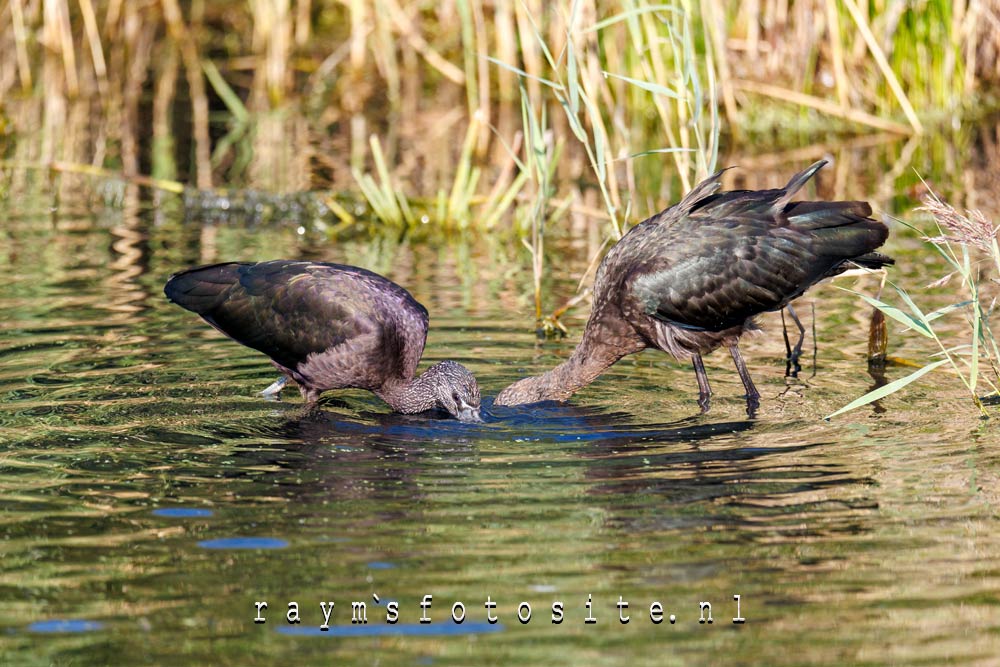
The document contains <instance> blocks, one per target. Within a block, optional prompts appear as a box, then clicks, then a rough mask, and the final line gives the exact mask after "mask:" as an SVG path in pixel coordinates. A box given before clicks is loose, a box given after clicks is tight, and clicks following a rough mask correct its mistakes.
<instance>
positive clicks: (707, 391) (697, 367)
mask: <svg viewBox="0 0 1000 667" xmlns="http://www.w3.org/2000/svg"><path fill="white" fill-rule="evenodd" d="M691 362H692V363H693V364H694V374H695V375H696V376H697V377H698V405H699V406H700V407H701V411H702V412H708V405H709V398H710V397H711V396H712V388H711V387H709V386H708V374H707V373H706V372H705V362H704V361H702V360H701V355H700V354H693V355H691Z"/></svg>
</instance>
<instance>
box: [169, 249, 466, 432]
mask: <svg viewBox="0 0 1000 667" xmlns="http://www.w3.org/2000/svg"><path fill="white" fill-rule="evenodd" d="M164 293H165V294H166V295H167V298H168V299H169V300H170V301H172V302H173V303H176V304H177V305H179V306H181V307H182V308H186V309H187V310H190V311H192V312H194V313H197V314H198V315H201V317H202V319H204V320H205V321H206V322H208V323H209V324H211V325H212V326H213V327H215V328H216V329H218V330H219V331H221V332H222V333H223V334H225V335H226V336H229V337H230V338H232V339H233V340H235V341H236V342H237V343H242V344H243V345H246V346H247V347H251V348H253V349H255V350H258V351H260V352H263V353H264V354H266V355H267V356H268V357H270V358H271V363H273V364H274V366H275V367H276V368H277V369H278V370H279V371H281V373H282V377H281V378H280V379H279V380H278V381H277V382H275V383H274V384H272V385H271V386H270V387H268V388H267V389H265V390H264V391H263V392H262V393H263V394H265V395H276V394H277V393H278V392H280V391H281V388H282V387H283V386H284V385H285V382H286V381H287V380H288V379H291V380H293V381H294V382H295V383H296V384H297V385H298V387H299V391H300V392H301V393H302V397H303V398H304V399H305V400H306V402H307V403H309V404H314V403H316V401H318V400H319V396H320V394H321V393H323V392H324V391H327V390H330V389H347V388H357V389H367V390H368V391H371V392H373V393H374V394H375V395H376V396H378V397H379V398H381V399H382V400H384V401H385V402H386V403H388V404H389V406H390V407H392V409H393V410H395V411H397V412H402V413H406V414H412V413H417V412H424V411H425V410H432V409H435V408H437V409H442V410H446V411H447V412H448V413H449V414H451V415H452V416H453V417H456V418H458V419H460V420H462V421H482V420H481V419H480V415H479V407H480V396H479V385H478V384H477V383H476V378H475V377H473V375H472V373H470V372H469V371H468V369H466V368H465V367H464V366H462V365H461V364H458V363H456V362H454V361H442V362H440V363H437V364H434V365H433V366H431V367H430V368H428V369H427V370H425V371H424V372H423V373H422V374H421V375H416V370H417V364H418V363H419V362H420V357H421V356H422V355H423V351H424V343H425V342H426V340H427V324H428V316H427V309H426V308H424V307H423V306H422V305H420V304H419V303H418V302H417V301H416V299H414V298H413V297H412V296H411V295H410V293H409V292H407V291H406V290H405V289H403V288H402V287H400V286H399V285H397V284H396V283H394V282H392V281H390V280H387V279H386V278H383V277H382V276H380V275H378V274H376V273H372V272H371V271H366V270H365V269H360V268H357V267H354V266H344V265H340V264H328V263H324V262H298V261H291V260H275V261H270V262H259V263H256V264H254V263H245V262H229V263H225V264H214V265H211V266H202V267H198V268H193V269H189V270H187V271H182V272H180V273H177V274H175V275H174V276H172V277H171V278H170V280H169V281H167V284H166V286H165V287H164Z"/></svg>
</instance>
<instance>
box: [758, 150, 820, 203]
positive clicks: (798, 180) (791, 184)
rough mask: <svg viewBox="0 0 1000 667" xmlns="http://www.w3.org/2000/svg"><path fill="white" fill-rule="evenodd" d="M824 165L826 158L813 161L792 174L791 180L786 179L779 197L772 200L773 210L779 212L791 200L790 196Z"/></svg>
mask: <svg viewBox="0 0 1000 667" xmlns="http://www.w3.org/2000/svg"><path fill="white" fill-rule="evenodd" d="M825 166H826V160H820V161H819V162H814V163H813V164H811V165H810V166H808V167H806V168H805V169H803V170H802V171H800V172H799V173H797V174H795V175H794V176H792V178H791V180H789V181H788V185H786V186H785V187H784V192H783V193H782V194H781V196H780V197H778V198H777V199H775V200H774V204H772V205H771V207H772V209H773V210H774V211H775V212H780V211H781V210H783V209H784V208H785V206H786V205H787V204H788V202H790V201H792V197H794V196H795V195H796V193H797V192H798V191H799V190H801V189H802V186H803V185H805V184H806V183H807V182H808V181H809V179H810V178H812V177H813V176H815V175H816V172H817V171H819V170H820V169H822V168H823V167H825Z"/></svg>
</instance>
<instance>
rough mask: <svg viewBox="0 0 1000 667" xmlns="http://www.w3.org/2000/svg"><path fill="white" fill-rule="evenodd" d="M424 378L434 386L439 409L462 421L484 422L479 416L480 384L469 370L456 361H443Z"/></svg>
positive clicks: (431, 368)
mask: <svg viewBox="0 0 1000 667" xmlns="http://www.w3.org/2000/svg"><path fill="white" fill-rule="evenodd" d="M424 377H425V378H426V379H428V380H430V381H431V382H432V384H433V387H434V394H435V397H436V398H437V405H438V407H439V408H441V409H442V410H447V411H448V413H449V414H450V415H451V416H452V417H455V418H456V419H459V420H460V421H464V422H481V421H483V419H482V417H480V416H479V403H480V397H479V384H478V383H477V382H476V378H475V376H474V375H473V374H472V373H471V372H469V369H468V368H466V367H465V366H463V365H462V364H459V363H456V362H454V361H442V362H440V363H437V364H434V365H433V366H431V367H430V368H428V369H427V371H426V372H425V373H424Z"/></svg>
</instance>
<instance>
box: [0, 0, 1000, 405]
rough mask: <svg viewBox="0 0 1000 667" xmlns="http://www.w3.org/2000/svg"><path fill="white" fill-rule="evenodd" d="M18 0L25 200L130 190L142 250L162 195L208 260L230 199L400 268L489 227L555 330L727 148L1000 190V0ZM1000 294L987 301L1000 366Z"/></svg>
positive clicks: (860, 174) (88, 198)
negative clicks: (415, 255) (607, 260)
mask: <svg viewBox="0 0 1000 667" xmlns="http://www.w3.org/2000/svg"><path fill="white" fill-rule="evenodd" d="M0 2H2V4H0V201H4V200H7V201H13V200H15V199H18V198H19V197H20V198H23V199H24V200H25V201H29V200H33V201H42V202H49V204H48V206H49V208H50V210H53V211H55V210H63V209H65V208H66V207H67V206H68V205H70V206H71V205H73V204H80V203H82V206H78V207H77V208H78V209H79V210H82V211H86V214H87V215H91V214H92V213H91V212H93V211H97V210H99V209H100V208H101V205H104V207H108V206H110V207H111V208H120V209H124V210H125V211H127V212H128V213H127V214H126V216H125V219H126V221H127V224H125V225H123V226H121V229H120V230H119V233H120V234H121V235H122V238H123V240H122V241H121V245H122V247H128V248H133V247H136V248H137V247H139V246H141V245H142V244H143V243H145V242H146V241H144V239H147V237H148V236H149V235H150V230H149V229H147V227H146V225H145V223H143V222H141V220H140V218H139V217H137V216H136V215H135V214H134V212H135V211H137V210H139V209H146V210H150V211H152V212H154V213H155V216H154V218H155V223H156V224H157V225H165V226H166V229H165V230H161V231H164V233H169V234H170V235H172V236H174V237H177V238H187V237H188V236H191V235H192V234H194V235H195V237H196V238H197V242H196V244H195V245H197V247H198V248H199V250H198V253H199V254H198V260H199V261H202V262H209V261H214V260H215V259H217V255H218V252H217V247H218V239H217V227H216V226H215V225H213V224H211V223H213V222H217V221H226V220H228V221H232V222H234V223H236V224H237V225H244V226H253V225H255V224H257V223H260V222H268V221H273V222H276V223H279V224H282V225H288V226H291V228H292V229H294V230H296V232H297V234H298V235H299V236H301V237H302V238H303V240H304V241H303V242H304V243H309V242H310V241H309V239H313V240H316V239H325V240H326V241H327V242H337V243H340V242H342V241H343V240H344V238H345V235H352V234H353V235H355V236H358V237H361V236H364V237H365V241H364V246H365V247H366V248H368V249H369V251H368V252H369V255H367V256H366V259H365V261H364V262H363V263H365V264H366V265H367V266H370V267H372V268H376V269H378V270H381V271H383V272H385V271H386V270H387V269H388V267H387V266H386V264H387V262H389V261H390V259H389V258H391V257H393V252H392V251H391V250H386V248H395V247H397V246H398V245H399V244H400V241H401V239H403V238H404V237H405V238H407V239H420V238H422V237H423V236H427V235H430V234H441V233H443V234H453V233H459V234H464V233H465V232H469V233H472V234H475V235H476V237H477V238H479V239H480V240H484V239H485V240H488V241H490V242H491V243H493V242H495V240H497V239H499V244H495V245H496V246H497V247H494V250H493V251H491V252H499V253H501V254H503V255H504V258H505V259H504V261H502V262H500V264H502V265H503V266H505V267H514V268H511V269H509V270H508V269H505V271H507V273H510V274H513V272H515V271H517V270H518V268H519V267H523V266H525V265H529V266H530V268H531V282H532V285H531V287H532V288H533V290H532V291H533V296H534V315H535V321H536V324H537V328H538V330H539V331H545V332H547V333H553V332H558V331H560V330H564V327H563V325H562V324H561V322H560V316H561V315H562V314H564V313H565V312H566V311H567V310H568V309H570V308H572V307H573V306H574V305H576V304H578V303H581V302H583V301H584V300H585V299H586V297H587V290H586V286H587V285H588V284H589V281H590V280H592V278H593V271H594V269H595V268H596V265H597V262H598V261H599V260H600V258H601V257H602V256H603V254H604V251H605V250H606V248H607V247H608V246H609V245H610V244H611V243H613V242H614V241H615V240H616V239H617V238H619V237H620V236H621V234H622V233H623V232H624V230H625V229H626V228H627V227H628V226H629V225H631V224H634V223H635V222H637V221H638V220H641V219H643V218H644V217H646V216H648V215H651V214H653V213H655V212H657V211H659V210H661V209H662V208H663V207H664V206H665V205H667V204H668V203H669V202H672V201H676V200H677V199H678V198H679V197H680V196H681V195H682V194H683V193H684V192H686V191H687V190H688V189H690V188H691V187H693V185H694V184H695V183H697V182H698V181H699V180H700V179H701V178H703V177H705V176H706V175H707V174H708V173H710V172H712V171H714V170H715V169H717V168H718V167H720V166H729V165H734V164H735V165H738V166H740V167H742V169H739V170H733V171H731V172H728V173H727V174H726V176H725V179H726V185H727V187H746V188H766V187H780V186H782V185H784V183H785V181H786V180H787V178H788V176H789V175H790V174H791V173H793V172H794V171H797V170H799V169H801V168H802V167H803V166H805V164H808V162H811V161H814V160H816V159H819V158H822V157H833V158H834V159H833V168H832V169H831V170H829V171H830V172H831V173H830V174H829V175H824V176H823V177H822V178H821V179H820V182H818V183H817V185H816V188H817V189H818V195H819V196H821V197H823V198H835V199H865V200H868V201H871V202H872V203H873V204H874V206H875V208H876V210H878V211H880V213H886V214H890V215H891V214H902V215H906V214H908V213H909V211H910V209H911V208H912V206H913V204H914V203H915V202H916V201H917V200H918V199H919V198H920V196H921V195H924V194H926V193H927V191H928V189H929V188H931V189H933V190H934V192H936V193H937V194H938V195H941V196H942V197H943V198H944V199H945V200H946V201H950V202H952V203H954V204H955V205H956V206H957V207H958V208H959V210H960V211H961V210H966V209H973V210H975V209H982V210H984V211H986V212H987V214H988V215H994V214H996V213H997V212H998V211H1000V187H998V180H997V177H996V173H997V172H996V164H998V163H1000V125H998V124H997V123H996V122H995V119H994V117H993V116H992V115H991V114H993V112H994V111H996V109H997V107H998V101H1000V95H998V94H997V93H998V90H1000V85H998V84H1000V57H998V56H1000V0H954V1H948V0H661V1H659V2H658V1H657V0H560V1H559V2H547V1H545V0H440V1H439V0H434V1H430V0H245V1H243V0H239V1H236V0H222V1H215V2H208V1H206V0H193V1H190V2H183V3H182V2H180V1H179V0H129V1H127V2H126V1H125V0H0ZM140 192H141V193H142V194H139V193H140ZM11 193H17V195H18V196H17V197H11ZM952 217H954V216H952ZM926 218H927V216H925V222H927V223H928V224H929V222H930V221H928V220H926ZM945 219H951V217H949V216H945ZM956 219H957V218H956ZM178 220H184V221H189V220H194V221H197V222H198V223H199V224H197V225H191V226H187V225H184V226H175V225H177V221H178ZM939 224H940V220H939ZM932 229H933V228H932ZM991 229H992V228H991ZM0 231H2V227H0ZM898 231H901V232H902V233H899V234H897V233H896V232H894V238H893V243H894V244H897V245H898V244H899V243H900V239H903V242H906V241H907V239H906V236H907V232H905V231H902V230H898ZM373 232H374V233H373ZM930 233H932V234H933V233H935V232H933V231H932V232H930ZM553 237H554V239H553ZM918 237H919V233H915V234H913V235H912V236H911V238H910V239H909V241H914V242H917V243H918V245H919V241H918ZM546 239H549V240H550V242H551V241H553V240H554V241H555V242H556V243H558V244H559V249H558V252H550V250H551V247H547V246H546ZM456 247H460V246H456ZM963 247H964V246H963ZM260 251H261V252H265V253H267V252H273V249H272V248H266V249H263V248H262V249H260ZM248 252H249V250H248ZM309 252H310V250H309V249H308V248H307V247H305V246H303V247H300V248H299V249H298V252H297V254H302V255H307V254H309ZM919 252H925V251H919ZM517 253H523V254H521V256H519V257H512V256H511V255H516V254H517ZM141 254H142V253H141V252H138V251H136V252H133V253H132V254H131V255H129V256H130V257H131V256H133V255H134V256H139V257H141ZM258 254H259V253H258ZM459 254H461V253H459ZM466 259H467V258H466ZM946 259H948V260H949V261H951V264H954V265H956V266H958V267H959V268H962V267H966V264H967V263H963V260H962V257H961V256H960V253H958V251H956V252H955V253H952V254H951V255H948V256H946ZM978 266H979V265H978V264H976V265H974V267H973V268H975V269H976V270H978ZM998 266H1000V265H998ZM550 267H554V268H556V269H558V270H550ZM966 268H967V267H966ZM466 273H467V274H468V275H472V274H473V273H474V272H466ZM962 275H965V276H966V277H967V278H968V280H967V281H965V282H964V283H963V284H968V285H969V286H970V288H971V289H972V291H973V296H972V297H971V298H970V299H967V300H966V302H965V303H976V304H979V303H980V301H983V300H984V299H985V301H984V303H990V299H992V298H993V292H992V288H993V283H992V282H991V281H989V280H987V279H986V278H985V277H981V276H979V275H978V274H976V275H973V273H970V272H969V271H965V273H963V274H962ZM980 278H982V281H980ZM556 280H559V281H563V282H567V281H568V282H570V283H572V286H573V289H570V290H568V293H569V294H571V295H572V296H570V297H568V298H567V297H564V298H562V299H560V300H559V301H558V302H557V303H558V304H561V305H556V303H549V304H548V306H547V307H545V304H543V301H544V300H549V301H552V299H551V297H546V296H545V295H546V293H547V289H548V291H551V288H552V284H553V282H554V281H556ZM526 282H527V281H525V283H526ZM980 282H981V284H980ZM524 287H527V285H526V284H525V285H524ZM526 291H527V290H526ZM562 293H564V294H565V293H567V290H565V289H564V290H562ZM528 298H530V297H528ZM977 307H978V306H977ZM545 312H549V313H550V314H549V315H547V316H544V313H545ZM889 312H890V315H891V313H893V312H895V311H893V310H891V309H890V311H889ZM990 312H992V306H990V307H989V308H988V309H986V310H982V312H980V313H978V314H976V313H973V314H972V315H970V316H969V317H968V320H969V322H970V327H971V331H972V338H973V339H974V340H975V341H979V342H977V343H975V344H974V345H972V350H973V356H976V355H979V354H982V352H981V350H989V351H991V353H992V354H993V355H994V356H993V357H989V358H988V359H987V362H988V363H989V364H990V365H991V368H993V370H994V374H996V362H995V359H996V358H997V355H1000V351H998V350H997V347H996V344H995V341H993V340H992V338H990V340H987V339H986V336H985V332H988V331H989V326H988V317H989V314H990ZM915 313H916V314H915V315H914V317H915V318H917V320H919V321H921V322H923V320H922V319H921V318H923V317H927V318H928V319H927V322H925V324H926V326H925V328H926V329H927V330H928V331H930V330H931V328H930V325H929V322H931V321H933V320H934V319H935V313H934V312H931V313H930V315H927V314H926V313H923V312H922V311H919V310H916V311H915ZM946 353H947V352H946ZM953 365H955V366H956V369H957V368H958V366H957V364H953ZM970 377H971V381H970V382H967V385H968V386H970V388H971V389H972V392H973V394H974V395H975V391H976V387H977V379H978V368H976V367H972V369H971V373H970ZM998 377H1000V376H998Z"/></svg>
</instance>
